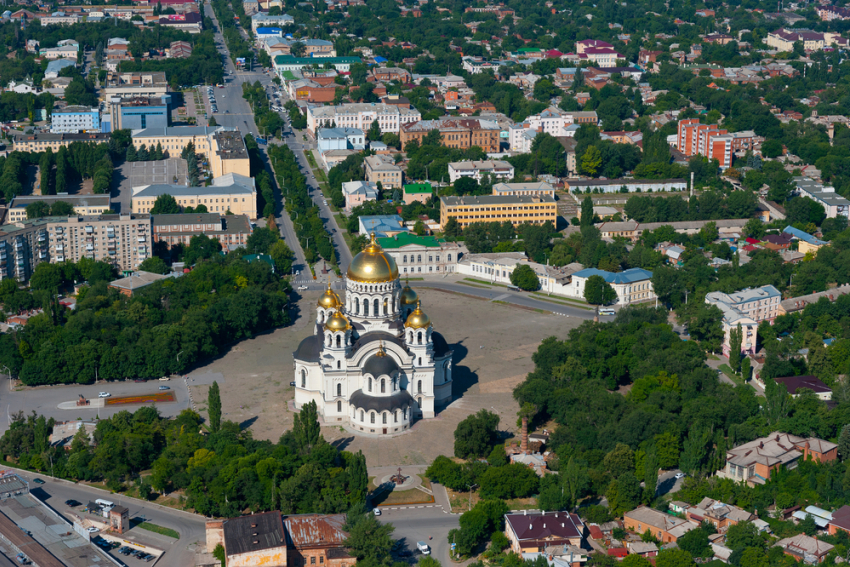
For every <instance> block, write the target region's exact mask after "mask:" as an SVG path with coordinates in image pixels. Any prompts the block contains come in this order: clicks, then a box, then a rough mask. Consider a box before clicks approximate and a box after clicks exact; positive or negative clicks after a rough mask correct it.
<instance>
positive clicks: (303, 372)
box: [301, 368, 307, 388]
mask: <svg viewBox="0 0 850 567" xmlns="http://www.w3.org/2000/svg"><path fill="white" fill-rule="evenodd" d="M301 387H302V388H306V387H307V371H306V370H304V369H303V368H302V369H301Z"/></svg>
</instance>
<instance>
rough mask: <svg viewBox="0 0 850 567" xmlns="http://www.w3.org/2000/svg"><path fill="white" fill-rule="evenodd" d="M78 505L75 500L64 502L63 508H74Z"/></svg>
mask: <svg viewBox="0 0 850 567" xmlns="http://www.w3.org/2000/svg"><path fill="white" fill-rule="evenodd" d="M80 505H81V504H80V503H79V502H77V501H76V500H65V506H68V507H69V508H76V507H77V506H80Z"/></svg>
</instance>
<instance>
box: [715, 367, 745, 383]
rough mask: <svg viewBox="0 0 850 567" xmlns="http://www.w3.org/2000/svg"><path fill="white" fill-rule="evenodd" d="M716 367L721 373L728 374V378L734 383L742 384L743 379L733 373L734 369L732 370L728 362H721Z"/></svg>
mask: <svg viewBox="0 0 850 567" xmlns="http://www.w3.org/2000/svg"><path fill="white" fill-rule="evenodd" d="M718 369H720V371H721V372H723V374H725V375H726V376H728V377H729V379H730V380H732V381H733V382H735V384H737V385H738V386H743V385H744V381H743V380H742V379H741V377H740V376H738V375H737V374H735V371H734V370H732V367H731V366H729V365H728V364H721V365H720V366H718Z"/></svg>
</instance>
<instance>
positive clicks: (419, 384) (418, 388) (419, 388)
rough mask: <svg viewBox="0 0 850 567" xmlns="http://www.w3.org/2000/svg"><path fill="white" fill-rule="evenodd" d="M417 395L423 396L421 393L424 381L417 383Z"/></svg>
mask: <svg viewBox="0 0 850 567" xmlns="http://www.w3.org/2000/svg"><path fill="white" fill-rule="evenodd" d="M416 393H417V394H421V393H422V380H419V381H418V382H417V383H416Z"/></svg>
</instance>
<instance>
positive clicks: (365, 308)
mask: <svg viewBox="0 0 850 567" xmlns="http://www.w3.org/2000/svg"><path fill="white" fill-rule="evenodd" d="M363 315H365V316H367V317H368V316H369V300H368V299H364V300H363Z"/></svg>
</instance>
